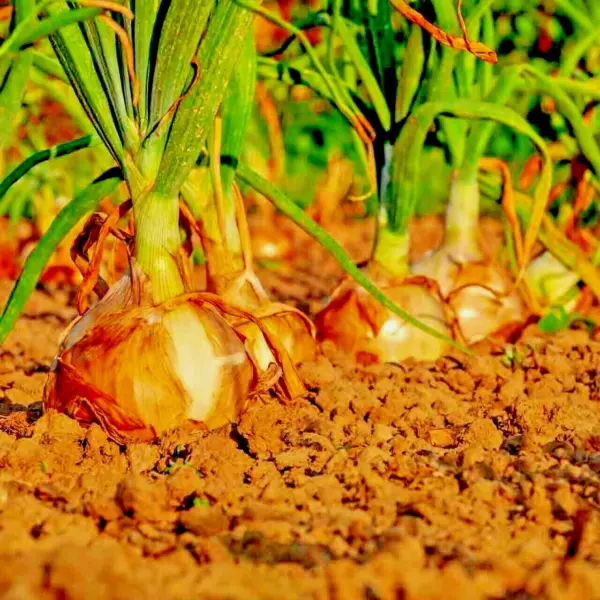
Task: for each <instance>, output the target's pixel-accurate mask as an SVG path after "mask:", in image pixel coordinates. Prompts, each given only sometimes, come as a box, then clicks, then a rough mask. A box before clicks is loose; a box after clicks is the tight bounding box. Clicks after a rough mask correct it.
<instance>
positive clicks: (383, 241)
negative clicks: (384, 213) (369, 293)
mask: <svg viewBox="0 0 600 600" xmlns="http://www.w3.org/2000/svg"><path fill="white" fill-rule="evenodd" d="M380 220H381V219H380ZM409 246H410V239H409V235H408V231H394V230H392V229H390V228H389V227H388V226H387V225H386V224H385V223H381V222H380V224H379V226H378V228H377V234H376V237H375V248H374V250H373V255H372V257H371V260H370V263H369V269H370V270H372V271H374V272H375V273H377V274H378V275H379V276H382V277H385V278H387V279H389V280H391V279H398V278H403V277H405V276H406V275H407V274H408V272H409V267H408V251H409Z"/></svg>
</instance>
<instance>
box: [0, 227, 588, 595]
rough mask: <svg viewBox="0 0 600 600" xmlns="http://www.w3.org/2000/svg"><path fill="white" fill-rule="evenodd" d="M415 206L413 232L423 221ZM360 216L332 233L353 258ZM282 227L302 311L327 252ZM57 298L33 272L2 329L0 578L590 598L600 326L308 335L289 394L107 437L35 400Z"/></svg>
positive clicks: (44, 585)
mask: <svg viewBox="0 0 600 600" xmlns="http://www.w3.org/2000/svg"><path fill="white" fill-rule="evenodd" d="M420 227H421V228H422V231H423V232H425V231H427V232H428V233H427V235H425V234H423V235H421V236H418V237H419V240H420V241H421V243H422V244H424V245H423V247H419V248H415V249H413V250H414V251H415V252H417V253H418V252H422V251H423V249H424V248H425V247H426V246H427V244H429V245H435V243H438V242H439V239H440V235H441V229H440V227H439V224H437V222H436V221H435V219H433V220H431V219H430V220H426V221H424V222H422V223H421V224H420ZM490 231H491V230H490ZM369 235H370V233H369V230H368V228H365V227H364V224H363V225H360V226H359V225H356V226H354V225H348V226H347V227H345V228H344V230H343V232H341V233H340V236H339V237H341V238H344V239H343V241H344V242H345V245H346V246H347V248H348V249H349V251H350V252H351V253H352V254H353V256H354V258H356V259H357V260H362V259H365V258H366V254H365V252H364V249H365V247H367V248H368V243H365V241H368V239H369ZM486 237H487V238H488V239H493V236H492V235H491V234H490V235H488V236H486ZM299 239H300V242H299V243H300V244H301V245H303V253H302V259H299V262H298V263H297V264H296V265H295V266H294V267H288V268H279V267H278V268H277V269H274V268H272V267H271V268H270V269H267V268H266V267H263V268H262V269H261V270H260V275H261V277H262V278H263V279H264V280H265V282H266V284H267V287H268V288H269V289H270V291H271V292H272V293H273V294H274V295H276V296H277V297H278V298H280V299H284V300H287V301H290V302H292V303H294V304H296V305H299V306H302V307H304V308H306V309H307V310H310V311H314V310H316V309H317V308H318V307H319V306H320V305H321V304H322V302H323V297H326V296H327V294H329V293H330V292H331V290H332V289H333V288H334V286H335V284H336V282H337V281H338V280H339V276H340V273H339V270H338V269H337V267H336V266H335V265H334V264H333V262H331V261H329V260H327V259H326V258H325V257H324V256H323V254H322V252H321V251H319V250H318V249H317V248H315V247H314V245H313V246H311V245H310V244H308V243H307V242H306V240H304V241H302V238H299ZM424 239H427V240H429V241H428V242H427V243H425V242H423V240H424ZM10 287H11V284H10V283H9V282H0V301H1V302H2V303H3V302H4V301H5V299H6V297H7V295H8V293H9V290H10ZM70 306H73V303H72V290H51V291H49V290H48V289H38V290H37V291H36V292H35V295H34V296H33V298H32V299H31V301H30V303H29V305H28V307H27V311H26V314H25V316H23V317H22V318H21V320H20V321H19V323H18V325H17V327H16V330H15V331H14V332H13V334H12V335H11V337H10V338H9V339H8V341H7V342H6V343H5V344H4V345H3V347H2V348H1V349H0V415H1V416H0V597H1V598H9V599H15V600H17V599H18V600H27V599H34V598H35V599H38V598H39V599H43V600H45V599H55V598H56V599H64V600H67V599H69V600H71V599H73V600H75V599H77V600H78V599H86V600H95V599H98V600H106V599H109V598H114V599H123V600H125V599H128V600H130V599H137V598H140V599H141V598H161V599H162V598H164V599H173V600H174V599H178V600H179V599H181V600H183V599H186V600H187V599H192V598H202V599H204V598H206V599H231V600H238V599H239V600H242V599H244V600H248V599H282V598H285V599H331V600H347V599H350V600H351V599H354V598H364V599H368V600H376V599H382V600H383V599H388V598H389V599H403V600H416V599H427V600H429V599H440V600H441V599H448V600H451V599H468V600H471V599H472V600H476V599H483V598H489V599H504V598H506V599H509V598H510V599H512V600H517V599H518V600H525V599H527V598H548V599H553V600H554V599H574V600H585V599H592V598H600V510H599V509H600V414H599V410H600V385H599V383H600V378H599V369H600V343H598V342H594V341H591V340H590V339H589V337H588V334H587V333H586V332H585V331H570V332H565V333H561V334H556V335H554V336H552V337H547V336H542V335H541V334H539V332H538V331H537V330H536V329H535V328H531V329H530V330H528V332H526V334H525V336H524V338H523V340H522V341H521V342H519V344H518V345H517V346H515V347H513V346H510V347H508V348H507V349H505V350H498V351H494V350H493V349H491V350H490V349H488V351H484V352H481V353H480V354H479V355H478V356H476V357H473V358H465V357H464V356H461V355H458V354H456V355H453V356H449V357H445V358H443V359H440V360H438V361H437V362H436V363H427V364H424V363H410V362H407V363H405V364H402V365H385V366H369V367H359V366H357V365H356V364H353V363H351V362H349V361H348V360H346V359H345V358H344V357H343V356H341V355H339V354H337V353H336V351H335V350H334V348H332V347H331V346H329V345H327V344H324V345H323V346H322V348H321V350H322V352H321V354H320V356H319V358H318V359H317V360H316V361H315V362H313V363H310V364H304V365H302V366H301V367H300V372H301V374H302V377H303V378H304V380H305V382H306V385H307V390H308V391H307V394H306V396H305V397H304V398H301V399H298V400H296V401H294V402H292V403H288V404H282V403H281V402H280V401H279V400H277V398H274V397H269V396H267V397H265V398H263V399H261V400H260V401H257V402H256V403H255V404H254V405H253V406H252V407H251V408H250V409H249V410H248V412H247V413H246V414H245V415H244V416H243V417H242V418H241V420H240V422H239V423H238V424H236V425H233V426H227V427H225V428H223V429H220V430H216V431H211V432H206V431H201V430H199V429H198V428H191V427H190V428H183V429H180V430H178V431H175V432H172V433H171V434H169V435H167V436H165V437H164V438H163V439H161V440H160V442H159V443H157V444H155V445H144V444H140V445H131V446H129V447H121V446H119V445H117V444H115V443H113V442H111V441H108V440H107V438H106V436H105V435H104V433H103V432H102V430H101V429H100V428H99V427H97V426H92V427H90V428H89V429H84V428H82V427H81V426H80V425H79V424H78V423H76V422H75V421H72V420H71V419H69V418H67V417H65V416H63V415H58V414H53V413H49V414H42V410H41V403H40V400H41V397H42V389H43V385H44V382H45V378H46V373H47V370H48V367H49V364H50V362H51V360H52V358H53V352H54V351H55V349H56V347H57V340H58V337H59V335H60V333H61V331H62V329H63V328H64V327H65V326H66V324H67V323H68V322H69V320H70V319H71V318H72V317H73V316H74V310H73V309H72V308H69V307H70Z"/></svg>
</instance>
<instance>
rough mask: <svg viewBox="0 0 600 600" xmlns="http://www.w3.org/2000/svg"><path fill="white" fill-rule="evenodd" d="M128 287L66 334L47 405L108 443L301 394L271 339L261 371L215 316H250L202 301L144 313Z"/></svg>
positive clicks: (192, 298)
mask: <svg viewBox="0 0 600 600" xmlns="http://www.w3.org/2000/svg"><path fill="white" fill-rule="evenodd" d="M131 283H132V282H131V280H130V279H129V277H124V278H123V279H122V280H121V281H120V282H119V283H118V284H116V285H115V286H113V289H112V290H111V291H110V292H109V293H108V294H107V295H106V296H105V297H104V298H103V299H102V300H101V301H100V302H99V303H98V304H97V305H96V306H95V307H94V308H92V309H91V310H89V311H88V312H87V313H85V314H84V315H83V316H82V317H80V318H78V319H77V320H76V321H75V322H74V323H73V324H72V325H71V327H70V328H69V329H68V330H67V331H66V332H65V335H64V337H63V339H62V342H61V345H60V349H59V353H58V355H57V357H56V359H55V360H54V362H53V365H52V368H51V373H50V376H49V379H48V381H47V384H46V388H45V391H44V404H45V407H46V408H48V409H55V410H57V411H59V412H63V413H66V414H68V415H70V416H71V417H74V418H76V419H78V420H79V421H81V422H83V423H92V422H96V423H99V424H100V425H101V426H102V427H103V428H104V429H105V430H106V432H107V433H108V434H109V435H110V436H111V437H112V438H113V439H115V440H117V441H128V440H153V439H155V438H157V437H158V436H160V435H161V434H162V433H164V432H165V431H167V430H169V429H172V428H173V427H176V426H179V425H181V424H183V423H185V422H186V421H187V420H191V421H198V422H202V423H204V424H205V425H206V426H208V427H209V428H212V427H219V426H221V425H223V424H225V423H228V422H231V421H235V420H236V419H237V418H238V417H239V415H240V414H241V412H242V411H243V410H244V409H245V408H246V406H247V404H248V402H249V399H250V398H251V397H252V395H253V394H255V393H258V392H260V391H261V390H264V389H265V388H266V387H270V386H272V385H275V384H276V383H277V384H278V385H279V389H280V391H282V393H284V394H285V395H288V396H293V395H296V394H298V393H301V392H302V391H303V389H304V388H303V386H302V384H301V382H300V381H299V379H298V378H297V375H296V373H295V371H294V370H293V367H290V365H289V359H288V361H287V363H286V356H285V351H284V350H282V348H281V345H280V344H279V343H278V342H277V340H276V339H274V337H273V336H271V335H270V334H269V333H268V332H265V333H264V337H265V340H266V343H267V344H268V347H269V348H270V350H271V354H270V362H269V364H268V365H264V364H263V365H262V367H261V366H260V365H258V364H257V363H256V362H255V360H254V358H253V356H252V355H251V353H250V352H249V351H248V349H247V347H246V345H245V338H244V336H243V335H241V334H240V333H239V332H237V331H236V330H235V329H234V328H233V327H232V326H231V325H230V324H229V322H228V321H227V319H226V318H225V317H224V313H229V314H232V315H235V316H237V317H240V316H246V317H247V318H249V319H252V317H251V316H249V315H245V314H244V313H243V312H242V311H239V310H238V309H234V308H232V307H228V306H227V305H226V304H225V303H224V302H222V301H221V300H219V299H218V298H216V297H214V296H212V295H211V294H201V293H200V294H188V295H184V296H180V297H178V298H175V299H174V300H171V301H168V302H165V303H163V304H160V305H158V306H152V304H151V303H149V302H148V301H147V299H146V298H145V297H144V298H141V297H139V294H138V297H137V298H136V297H135V296H136V294H135V293H134V289H135V288H134V287H132V285H131ZM138 289H140V288H138ZM257 326H258V327H260V323H258V325H257Z"/></svg>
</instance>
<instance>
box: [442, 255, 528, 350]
mask: <svg viewBox="0 0 600 600" xmlns="http://www.w3.org/2000/svg"><path fill="white" fill-rule="evenodd" d="M511 285H512V282H511V280H510V277H509V275H508V273H507V272H506V271H505V270H504V269H503V268H502V267H501V266H499V265H493V264H489V263H485V262H480V263H468V264H466V265H462V266H461V267H460V269H458V271H457V272H456V273H455V277H454V285H453V287H452V292H451V293H450V294H449V296H448V305H449V306H450V308H451V309H452V311H453V312H454V314H455V315H456V320H457V323H458V326H459V327H460V331H461V333H462V335H463V337H464V339H465V341H466V342H467V343H468V344H475V343H477V342H479V341H481V340H483V339H484V338H486V337H488V336H492V335H493V334H495V333H496V332H498V331H500V330H502V329H503V328H504V327H506V326H507V325H509V324H514V323H521V322H523V321H524V320H525V318H526V316H527V315H526V309H525V305H524V303H523V300H522V299H521V297H520V296H519V294H518V293H517V292H516V291H514V290H511Z"/></svg>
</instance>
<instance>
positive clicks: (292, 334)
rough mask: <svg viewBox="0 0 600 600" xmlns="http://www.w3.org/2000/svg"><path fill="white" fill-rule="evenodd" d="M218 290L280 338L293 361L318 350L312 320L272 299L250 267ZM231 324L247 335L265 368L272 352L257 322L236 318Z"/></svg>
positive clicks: (300, 360)
mask: <svg viewBox="0 0 600 600" xmlns="http://www.w3.org/2000/svg"><path fill="white" fill-rule="evenodd" d="M218 293H219V295H220V296H222V297H223V299H224V300H225V301H226V302H231V303H236V304H238V305H239V306H242V307H243V308H244V310H246V311H248V312H249V313H252V315H253V316H254V317H255V318H256V319H258V320H259V321H260V323H261V325H262V327H263V328H265V329H267V330H268V331H270V332H271V333H272V334H273V335H274V336H276V337H277V338H278V339H279V340H280V342H281V344H282V346H283V347H284V348H285V350H286V351H287V353H288V355H289V356H290V359H291V360H292V362H293V363H294V364H298V363H301V362H305V361H309V360H314V358H315V356H316V351H317V349H316V345H315V327H314V325H313V322H312V321H311V320H310V319H309V318H308V317H307V316H306V315H305V314H304V313H303V312H301V311H299V310H297V309H295V308H293V307H291V306H287V305H286V304H282V303H280V302H272V301H271V300H270V298H269V296H268V294H267V292H266V291H265V289H264V288H263V286H262V284H261V283H260V281H259V279H258V277H257V276H256V274H255V273H254V271H253V270H252V269H246V270H245V271H244V272H243V273H242V274H241V275H239V276H238V277H237V278H236V279H235V280H234V281H233V282H231V283H230V284H229V285H228V286H227V287H219V288H218ZM232 324H233V325H234V327H235V328H236V330H237V331H239V332H240V333H242V334H243V335H244V336H245V337H246V338H247V345H249V346H250V347H251V349H252V350H251V351H252V353H253V356H255V358H256V360H257V362H258V364H259V365H262V366H263V367H264V365H265V364H266V363H267V362H268V361H269V360H270V359H269V355H270V352H271V351H270V350H269V348H268V347H267V345H266V344H265V341H264V338H263V336H262V334H261V331H260V330H259V329H258V327H257V325H256V323H254V322H251V321H248V320H247V319H241V320H240V319H235V320H233V321H232Z"/></svg>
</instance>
